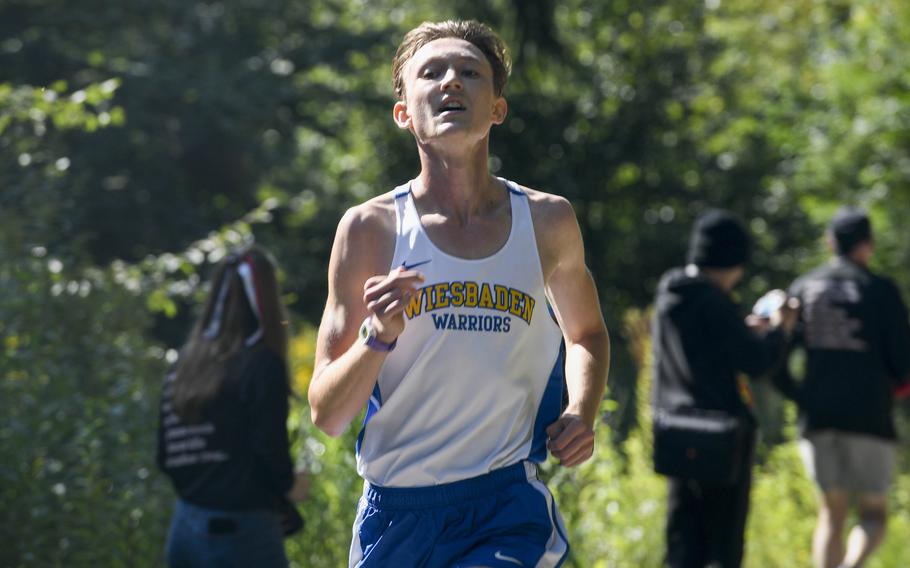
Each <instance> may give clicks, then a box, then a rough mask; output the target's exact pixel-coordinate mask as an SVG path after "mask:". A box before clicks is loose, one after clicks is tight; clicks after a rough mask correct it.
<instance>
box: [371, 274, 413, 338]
mask: <svg viewBox="0 0 910 568" xmlns="http://www.w3.org/2000/svg"><path fill="white" fill-rule="evenodd" d="M422 282H423V274H422V273H421V272H419V271H417V270H405V269H404V268H403V267H400V266H399V267H398V268H395V269H393V270H392V271H391V272H389V273H388V274H386V275H376V276H371V277H370V278H367V281H366V282H364V283H363V302H364V304H366V306H367V309H368V310H369V311H370V314H371V316H372V317H373V326H374V327H375V329H376V332H377V336H378V338H379V340H380V341H384V342H386V343H391V342H392V341H394V340H395V338H396V337H398V336H399V335H401V332H402V331H404V308H405V306H407V305H408V302H410V301H411V298H412V297H413V296H414V294H416V293H417V290H418V289H417V286H418V285H419V284H420V283H422Z"/></svg>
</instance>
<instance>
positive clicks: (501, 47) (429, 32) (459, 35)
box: [392, 20, 512, 99]
mask: <svg viewBox="0 0 910 568" xmlns="http://www.w3.org/2000/svg"><path fill="white" fill-rule="evenodd" d="M449 37H453V38H456V39H463V40H465V41H466V42H468V43H471V44H473V45H474V47H476V48H477V49H479V50H480V51H481V53H483V54H484V55H485V56H486V58H487V61H489V62H490V66H491V67H492V68H493V91H494V92H495V93H496V96H501V95H502V92H503V90H504V89H505V88H506V82H507V81H508V79H509V73H510V72H511V71H512V60H511V58H510V57H509V48H508V47H506V44H505V42H504V41H502V38H500V37H499V36H498V35H496V32H494V31H493V30H492V29H490V28H489V27H488V26H487V25H486V24H482V23H480V22H478V21H477V20H447V21H445V22H424V23H422V24H420V25H419V26H417V27H416V28H414V29H413V30H411V31H409V32H408V33H406V34H405V36H404V39H402V40H401V44H400V45H399V46H398V51H396V52H395V58H394V59H393V60H392V85H393V86H394V87H395V95H396V96H397V97H398V98H399V99H403V98H404V77H403V75H404V67H405V65H406V64H407V62H408V61H409V60H410V59H411V58H412V57H414V54H415V53H417V50H419V49H420V48H421V47H423V46H425V45H426V44H428V43H430V42H431V41H433V40H437V39H443V38H449Z"/></svg>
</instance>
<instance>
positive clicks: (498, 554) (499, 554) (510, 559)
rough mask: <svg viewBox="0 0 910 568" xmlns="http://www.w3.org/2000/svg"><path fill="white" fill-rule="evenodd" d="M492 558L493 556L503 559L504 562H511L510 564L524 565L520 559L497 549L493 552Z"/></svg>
mask: <svg viewBox="0 0 910 568" xmlns="http://www.w3.org/2000/svg"><path fill="white" fill-rule="evenodd" d="M493 558H495V559H496V560H503V561H505V562H511V563H512V564H515V565H517V566H524V565H525V563H524V562H522V561H521V560H519V559H517V558H513V557H511V556H506V555H505V554H503V553H502V552H500V551H499V550H497V551H496V553H495V554H493Z"/></svg>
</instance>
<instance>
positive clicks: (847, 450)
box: [799, 430, 896, 495]
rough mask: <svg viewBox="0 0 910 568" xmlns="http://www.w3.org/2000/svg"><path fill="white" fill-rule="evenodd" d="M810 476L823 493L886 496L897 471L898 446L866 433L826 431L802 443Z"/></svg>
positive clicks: (809, 437) (812, 434)
mask: <svg viewBox="0 0 910 568" xmlns="http://www.w3.org/2000/svg"><path fill="white" fill-rule="evenodd" d="M799 453H800V455H801V456H802V458H803V463H804V464H805V466H806V471H807V472H808V474H809V477H811V478H812V479H814V480H815V483H817V484H818V486H819V488H821V490H822V491H825V492H827V491H831V490H833V489H840V490H843V491H848V492H850V493H871V494H878V495H881V494H885V493H887V492H888V488H889V487H890V486H891V475H892V472H893V471H894V462H895V453H896V452H895V443H894V442H893V441H890V440H885V439H883V438H878V437H875V436H866V435H863V434H852V433H848V432H838V431H836V430H823V431H821V432H813V433H811V434H809V435H808V436H806V437H805V438H803V439H802V440H800V443H799Z"/></svg>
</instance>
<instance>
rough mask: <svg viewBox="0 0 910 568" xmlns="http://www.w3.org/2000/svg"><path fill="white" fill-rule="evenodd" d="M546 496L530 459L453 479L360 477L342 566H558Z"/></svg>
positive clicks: (552, 511)
mask: <svg viewBox="0 0 910 568" xmlns="http://www.w3.org/2000/svg"><path fill="white" fill-rule="evenodd" d="M565 534H566V532H565V528H564V526H563V524H562V518H560V516H559V511H557V509H556V503H555V502H554V501H553V496H552V495H551V494H550V491H549V490H548V489H547V487H546V485H544V484H543V482H541V481H540V480H539V479H538V478H537V467H536V466H535V465H534V464H532V463H531V462H519V463H517V464H514V465H511V466H508V467H504V468H502V469H498V470H495V471H492V472H490V473H488V474H485V475H481V476H479V477H473V478H471V479H465V480H463V481H456V482H454V483H446V484H442V485H435V486H429V487H403V488H402V487H377V486H373V485H370V484H369V483H366V484H365V486H364V492H363V497H362V498H361V499H360V505H359V507H358V511H357V520H356V521H355V522H354V535H353V541H352V542H351V556H350V562H349V566H350V568H390V567H395V568H417V567H420V568H468V567H474V566H483V567H488V568H516V567H521V566H524V567H536V568H551V567H557V566H560V565H562V563H563V562H564V561H565V559H566V556H567V554H568V552H569V543H568V541H567V540H566V536H565Z"/></svg>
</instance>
